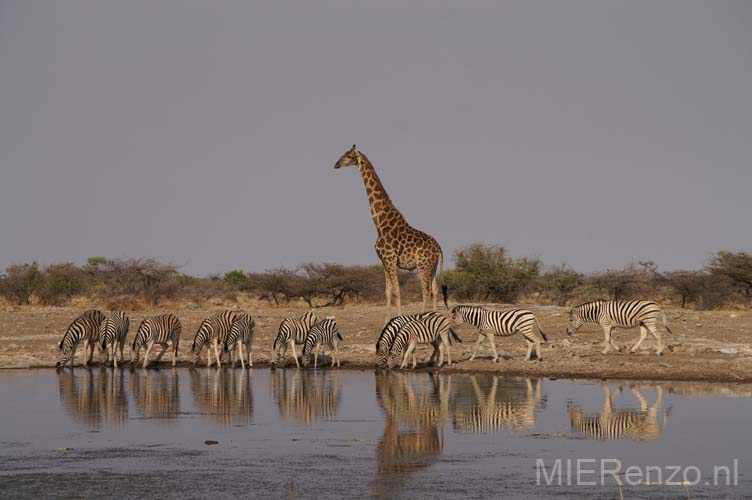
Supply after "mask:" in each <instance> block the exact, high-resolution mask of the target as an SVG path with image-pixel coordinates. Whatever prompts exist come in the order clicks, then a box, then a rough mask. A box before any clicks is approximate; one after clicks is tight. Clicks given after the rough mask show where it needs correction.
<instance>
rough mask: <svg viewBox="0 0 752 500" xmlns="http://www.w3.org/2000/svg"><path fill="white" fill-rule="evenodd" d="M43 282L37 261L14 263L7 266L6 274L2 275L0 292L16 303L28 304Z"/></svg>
mask: <svg viewBox="0 0 752 500" xmlns="http://www.w3.org/2000/svg"><path fill="white" fill-rule="evenodd" d="M41 283H42V273H41V272H40V271H39V266H38V265H37V263H36V262H32V263H31V264H14V265H11V266H8V267H7V268H5V274H4V275H3V276H2V277H0V293H2V295H3V296H4V297H5V298H7V299H8V300H10V301H12V302H15V303H16V304H19V305H27V304H29V299H31V296H32V295H33V294H34V293H35V292H36V291H37V290H38V289H39V286H40V285H41Z"/></svg>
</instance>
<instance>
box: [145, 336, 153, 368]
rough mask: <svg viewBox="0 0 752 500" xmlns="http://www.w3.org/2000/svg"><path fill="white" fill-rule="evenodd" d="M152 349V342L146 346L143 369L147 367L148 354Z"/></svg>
mask: <svg viewBox="0 0 752 500" xmlns="http://www.w3.org/2000/svg"><path fill="white" fill-rule="evenodd" d="M152 347H154V342H149V343H148V344H146V352H145V353H144V364H143V367H144V368H146V367H147V366H148V365H149V353H150V352H151V348H152Z"/></svg>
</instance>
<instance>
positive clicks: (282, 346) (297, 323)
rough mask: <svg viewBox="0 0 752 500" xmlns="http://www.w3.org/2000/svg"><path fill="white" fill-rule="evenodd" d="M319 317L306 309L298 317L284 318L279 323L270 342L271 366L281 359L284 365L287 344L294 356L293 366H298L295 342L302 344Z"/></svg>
mask: <svg viewBox="0 0 752 500" xmlns="http://www.w3.org/2000/svg"><path fill="white" fill-rule="evenodd" d="M318 321H319V318H318V317H317V316H316V314H315V313H314V312H312V311H308V312H306V313H304V314H303V315H301V316H300V317H299V318H285V319H283V320H282V323H280V324H279V332H278V333H277V337H276V338H275V339H274V343H273V344H272V367H276V366H277V363H279V362H280V360H281V361H282V366H283V367H284V366H285V356H286V355H287V348H288V346H289V347H291V348H292V355H293V358H295V366H297V367H298V368H300V363H299V362H298V353H297V352H295V344H304V343H305V339H306V335H307V334H308V331H309V330H310V329H311V328H312V327H313V325H315V324H316V323H318Z"/></svg>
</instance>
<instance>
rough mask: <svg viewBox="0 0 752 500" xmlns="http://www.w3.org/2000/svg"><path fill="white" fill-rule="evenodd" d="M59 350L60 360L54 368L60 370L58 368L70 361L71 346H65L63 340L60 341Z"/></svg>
mask: <svg viewBox="0 0 752 500" xmlns="http://www.w3.org/2000/svg"><path fill="white" fill-rule="evenodd" d="M59 350H60V359H59V360H58V362H57V363H55V368H60V367H63V366H65V364H66V363H67V362H68V361H70V359H71V351H72V349H71V346H69V345H66V343H65V339H63V340H61V341H60V346H59Z"/></svg>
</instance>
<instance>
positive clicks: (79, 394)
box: [57, 367, 128, 429]
mask: <svg viewBox="0 0 752 500" xmlns="http://www.w3.org/2000/svg"><path fill="white" fill-rule="evenodd" d="M57 379H58V394H59V396H60V402H61V403H62V405H63V407H64V408H65V409H66V410H67V412H68V413H69V414H70V415H71V416H73V418H74V419H75V420H77V421H79V422H80V423H82V424H84V425H86V426H88V427H89V428H92V429H98V428H99V427H100V425H101V424H102V422H105V423H107V424H109V425H114V426H116V427H123V426H124V425H125V422H126V420H128V398H127V396H126V394H125V380H124V374H123V372H122V371H113V370H108V369H107V368H105V367H102V368H99V369H97V370H91V369H89V368H84V369H83V370H77V371H73V370H60V371H58V372H57Z"/></svg>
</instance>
